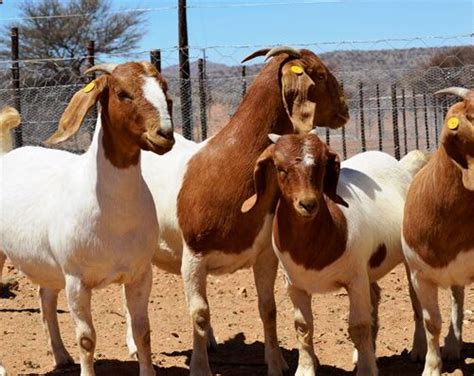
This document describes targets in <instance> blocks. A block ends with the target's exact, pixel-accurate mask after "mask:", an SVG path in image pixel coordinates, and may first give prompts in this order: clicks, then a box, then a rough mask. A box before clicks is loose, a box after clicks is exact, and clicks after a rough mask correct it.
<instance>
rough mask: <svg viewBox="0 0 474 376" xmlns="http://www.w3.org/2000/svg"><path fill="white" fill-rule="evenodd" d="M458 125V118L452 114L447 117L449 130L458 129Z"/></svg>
mask: <svg viewBox="0 0 474 376" xmlns="http://www.w3.org/2000/svg"><path fill="white" fill-rule="evenodd" d="M458 127H459V118H457V117H456V116H453V117H452V118H449V119H448V128H449V129H451V130H455V129H458Z"/></svg>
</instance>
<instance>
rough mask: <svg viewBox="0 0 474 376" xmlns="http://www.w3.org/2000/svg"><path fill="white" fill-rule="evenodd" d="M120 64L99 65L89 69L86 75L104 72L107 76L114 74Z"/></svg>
mask: <svg viewBox="0 0 474 376" xmlns="http://www.w3.org/2000/svg"><path fill="white" fill-rule="evenodd" d="M117 65H118V64H113V63H108V64H97V65H94V66H93V67H90V68H89V69H87V70H86V71H85V72H84V73H85V74H88V73H91V72H104V73H107V74H112V71H113V70H114V69H115V68H116V67H117Z"/></svg>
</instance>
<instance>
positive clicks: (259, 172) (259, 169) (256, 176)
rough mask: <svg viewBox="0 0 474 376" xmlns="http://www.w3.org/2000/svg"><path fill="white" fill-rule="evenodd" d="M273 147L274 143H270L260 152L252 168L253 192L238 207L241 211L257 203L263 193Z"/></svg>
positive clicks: (245, 211) (248, 209)
mask: <svg viewBox="0 0 474 376" xmlns="http://www.w3.org/2000/svg"><path fill="white" fill-rule="evenodd" d="M274 149H275V145H274V144H271V145H270V146H269V147H267V148H266V149H265V150H264V151H263V153H262V154H260V157H258V160H257V162H256V163H255V168H254V170H253V182H254V187H255V194H254V195H252V196H250V197H249V198H248V199H247V200H245V201H244V203H243V204H242V206H241V208H240V211H241V212H242V213H247V212H249V211H250V210H251V209H252V208H253V207H254V206H255V205H256V204H257V202H258V200H259V198H261V197H262V196H263V194H264V193H265V188H266V187H265V183H266V169H267V167H268V165H269V164H270V163H271V161H272V159H273V150H274Z"/></svg>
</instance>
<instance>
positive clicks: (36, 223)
mask: <svg viewBox="0 0 474 376" xmlns="http://www.w3.org/2000/svg"><path fill="white" fill-rule="evenodd" d="M99 118H100V117H99ZM103 137H104V134H103V131H102V128H101V124H100V121H98V123H97V127H96V132H95V135H94V138H93V141H92V144H91V146H90V148H89V150H88V151H87V152H86V153H84V154H83V155H80V156H79V155H75V154H71V153H68V152H64V151H59V150H50V149H45V148H40V147H23V148H19V149H16V150H14V151H12V152H10V153H9V154H7V155H5V156H4V157H3V158H2V159H1V160H0V163H1V171H2V173H1V182H0V184H1V190H0V206H1V207H2V215H1V217H0V249H1V250H2V251H4V252H5V254H6V255H7V256H8V257H9V258H10V260H11V261H12V262H13V264H14V265H15V267H17V268H18V269H19V270H21V271H22V272H23V273H25V274H26V275H27V276H28V277H29V278H30V279H31V280H32V281H33V282H35V283H38V284H39V285H40V286H41V287H42V289H46V290H47V291H48V292H49V294H50V295H52V296H53V298H52V299H51V298H45V299H43V297H42V304H44V306H43V307H42V308H43V309H42V311H43V316H44V320H45V323H46V324H47V326H48V327H47V330H48V332H49V333H50V334H51V335H52V336H51V341H52V347H53V353H54V356H55V359H56V362H57V363H58V364H62V363H68V362H70V361H71V360H72V359H71V357H70V356H69V354H68V353H67V351H66V349H65V348H64V345H63V344H62V341H61V339H60V337H59V338H58V336H59V329H58V328H57V322H56V324H54V322H51V320H54V317H55V307H53V308H54V314H53V315H54V317H53V316H51V315H48V313H47V311H49V312H52V309H51V307H48V305H50V304H55V303H54V301H55V300H54V296H57V293H58V292H59V290H61V289H63V288H66V294H67V297H68V302H69V306H70V309H71V313H72V315H73V318H74V321H75V322H76V328H77V336H78V342H81V340H80V338H84V340H83V342H81V343H86V344H87V343H93V344H95V333H94V329H93V327H92V322H91V321H90V320H89V318H90V290H91V289H92V288H101V287H105V286H107V285H108V284H110V283H121V284H124V285H125V292H126V294H127V293H128V295H129V296H128V297H127V303H129V304H128V309H129V310H131V311H136V308H135V307H139V309H140V311H141V312H138V313H137V312H134V323H135V324H134V327H133V329H134V334H135V335H138V337H137V338H140V341H141V342H142V339H143V338H144V337H143V335H146V333H145V332H146V331H147V330H148V329H147V328H148V316H147V311H146V304H147V299H148V294H149V287H151V268H150V262H151V258H152V255H153V250H154V248H155V245H156V242H157V238H158V223H157V219H156V212H155V208H154V205H153V200H152V197H151V194H150V192H149V190H148V188H147V186H146V184H145V182H144V180H143V178H142V176H141V168H140V165H139V164H138V165H136V166H130V167H128V168H126V169H118V168H116V167H115V166H113V165H112V164H111V163H110V161H109V160H108V159H107V158H106V157H105V153H104V149H103V142H102V138H103ZM134 295H136V296H138V297H139V298H136V297H134ZM48 308H49V310H48ZM137 309H138V308H137ZM144 331H145V332H144ZM55 333H57V334H55ZM87 341H90V342H87ZM141 351H143V346H141ZM92 353H93V352H92ZM139 360H140V374H141V375H145V374H148V375H152V374H154V371H153V369H152V367H151V358H150V357H149V356H147V355H146V354H145V353H142V356H141V357H139ZM92 361H93V359H92V357H91V356H90V355H89V354H88V353H87V354H86V352H84V351H82V350H81V375H93V374H94V370H93V364H92ZM142 361H143V363H142Z"/></svg>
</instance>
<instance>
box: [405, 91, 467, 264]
mask: <svg viewBox="0 0 474 376" xmlns="http://www.w3.org/2000/svg"><path fill="white" fill-rule="evenodd" d="M452 119H457V120H452ZM473 121H474V92H473V91H471V92H470V94H469V95H468V96H467V97H466V98H465V99H464V101H462V102H459V103H456V104H455V105H453V106H452V107H451V108H450V109H449V111H448V113H447V115H446V120H445V125H444V127H443V130H442V133H441V145H440V147H439V149H438V150H437V151H436V153H435V154H434V155H433V157H432V158H431V160H430V161H429V162H428V164H427V165H426V166H425V168H424V169H422V170H421V171H420V172H419V173H418V175H417V176H416V177H415V179H414V180H413V183H412V184H411V187H410V190H409V192H408V197H407V201H406V205H405V216H404V221H403V235H404V237H405V241H406V243H407V244H408V246H410V248H411V249H413V250H414V251H415V252H417V253H418V254H419V256H420V257H421V258H422V259H423V260H424V261H425V262H426V263H427V264H429V265H431V266H433V267H438V268H442V267H445V266H446V265H448V264H449V263H450V262H451V261H452V260H454V259H455V258H456V256H457V255H458V254H459V253H461V252H468V251H473V250H474V232H473V230H472V229H473V227H474V123H473ZM450 122H454V123H456V122H458V125H457V126H452V128H454V129H451V128H450V126H449V124H453V123H450Z"/></svg>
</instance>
